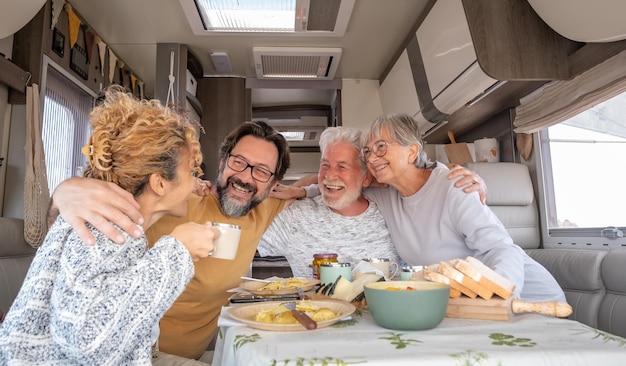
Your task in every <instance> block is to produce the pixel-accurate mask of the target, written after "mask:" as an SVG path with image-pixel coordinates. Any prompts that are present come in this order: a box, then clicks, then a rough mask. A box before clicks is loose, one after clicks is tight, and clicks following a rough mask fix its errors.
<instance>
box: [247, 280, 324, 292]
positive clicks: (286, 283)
mask: <svg viewBox="0 0 626 366" xmlns="http://www.w3.org/2000/svg"><path fill="white" fill-rule="evenodd" d="M319 283H320V280H318V279H312V278H297V277H291V278H275V279H273V280H272V281H270V282H259V281H244V282H242V283H241V284H240V285H239V287H241V288H242V289H244V290H246V291H248V292H250V293H251V294H254V295H287V294H297V293H298V289H297V288H298V287H300V288H301V289H302V290H303V291H309V290H310V289H312V288H313V286H315V285H317V284H319Z"/></svg>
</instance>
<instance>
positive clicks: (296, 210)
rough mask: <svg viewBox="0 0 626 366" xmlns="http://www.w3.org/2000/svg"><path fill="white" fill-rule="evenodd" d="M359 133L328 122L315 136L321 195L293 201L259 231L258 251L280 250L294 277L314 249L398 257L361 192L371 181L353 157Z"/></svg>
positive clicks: (344, 256)
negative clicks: (327, 125)
mask: <svg viewBox="0 0 626 366" xmlns="http://www.w3.org/2000/svg"><path fill="white" fill-rule="evenodd" d="M360 136H361V132H360V131H359V130H357V129H354V128H347V127H332V128H328V129H326V130H325V131H324V132H323V133H322V135H321V137H320V150H321V152H322V159H321V161H320V170H319V173H318V182H319V188H320V191H321V196H317V197H315V198H306V199H301V200H298V201H295V202H294V203H292V204H291V205H290V206H288V207H287V208H285V209H284V210H283V211H282V212H281V213H280V214H278V216H276V218H275V219H274V221H273V222H272V224H271V225H270V227H269V229H267V231H266V232H265V234H263V237H262V238H261V241H260V242H259V245H258V247H257V250H258V251H259V254H260V255H262V256H268V255H283V256H285V257H286V258H287V261H288V262H289V265H290V266H291V270H292V272H293V274H294V276H301V277H310V276H311V268H309V264H310V263H311V261H312V260H313V255H314V254H315V253H325V252H332V253H337V254H338V257H339V260H340V261H341V262H350V263H353V264H356V263H357V262H358V261H359V260H361V259H363V258H369V257H375V258H389V259H390V260H391V261H394V262H396V263H399V261H400V258H399V257H398V254H397V253H396V250H395V248H394V246H393V243H392V242H391V236H390V235H389V231H388V229H387V225H386V224H385V220H384V219H383V216H382V215H381V213H380V211H379V210H378V207H377V206H376V204H375V203H374V202H371V201H369V200H368V199H367V198H365V196H363V194H362V193H361V192H362V189H363V187H364V186H367V184H368V183H369V181H370V180H371V175H370V173H369V172H368V171H367V169H366V167H365V165H364V163H363V161H362V160H361V159H360V158H359V151H358V149H357V148H356V147H357V146H359V139H360Z"/></svg>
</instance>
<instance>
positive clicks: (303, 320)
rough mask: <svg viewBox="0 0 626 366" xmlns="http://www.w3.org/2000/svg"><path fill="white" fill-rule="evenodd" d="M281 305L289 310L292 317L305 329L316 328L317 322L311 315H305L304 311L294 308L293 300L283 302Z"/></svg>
mask: <svg viewBox="0 0 626 366" xmlns="http://www.w3.org/2000/svg"><path fill="white" fill-rule="evenodd" d="M283 305H284V306H285V307H286V308H287V309H289V310H291V314H293V317H294V318H296V320H297V321H298V322H299V323H300V324H302V325H303V326H304V327H305V328H306V329H308V330H313V329H316V328H317V323H316V322H315V320H313V319H311V317H309V316H308V315H306V313H304V312H302V311H300V310H296V303H295V301H290V302H284V303H283Z"/></svg>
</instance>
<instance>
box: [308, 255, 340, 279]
mask: <svg viewBox="0 0 626 366" xmlns="http://www.w3.org/2000/svg"><path fill="white" fill-rule="evenodd" d="M337 262H339V261H338V260H337V253H316V254H313V263H312V264H311V268H312V269H313V278H317V279H319V278H320V266H321V265H322V263H337Z"/></svg>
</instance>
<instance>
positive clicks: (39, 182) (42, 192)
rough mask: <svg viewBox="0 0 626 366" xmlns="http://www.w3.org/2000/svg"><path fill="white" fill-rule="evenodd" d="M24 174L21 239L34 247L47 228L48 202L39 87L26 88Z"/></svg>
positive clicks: (40, 241) (38, 243)
mask: <svg viewBox="0 0 626 366" xmlns="http://www.w3.org/2000/svg"><path fill="white" fill-rule="evenodd" d="M24 150H25V154H26V156H25V161H26V174H25V178H24V238H25V239H26V242H27V243H28V244H30V245H31V246H33V247H35V248H37V247H39V245H41V243H43V240H44V238H45V237H46V232H47V230H48V227H47V224H46V215H47V213H48V204H49V202H50V192H49V191H48V180H47V177H46V163H45V157H44V150H43V141H42V139H41V112H40V108H39V86H38V85H37V84H33V85H32V86H29V87H27V89H26V144H25V146H24Z"/></svg>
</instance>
